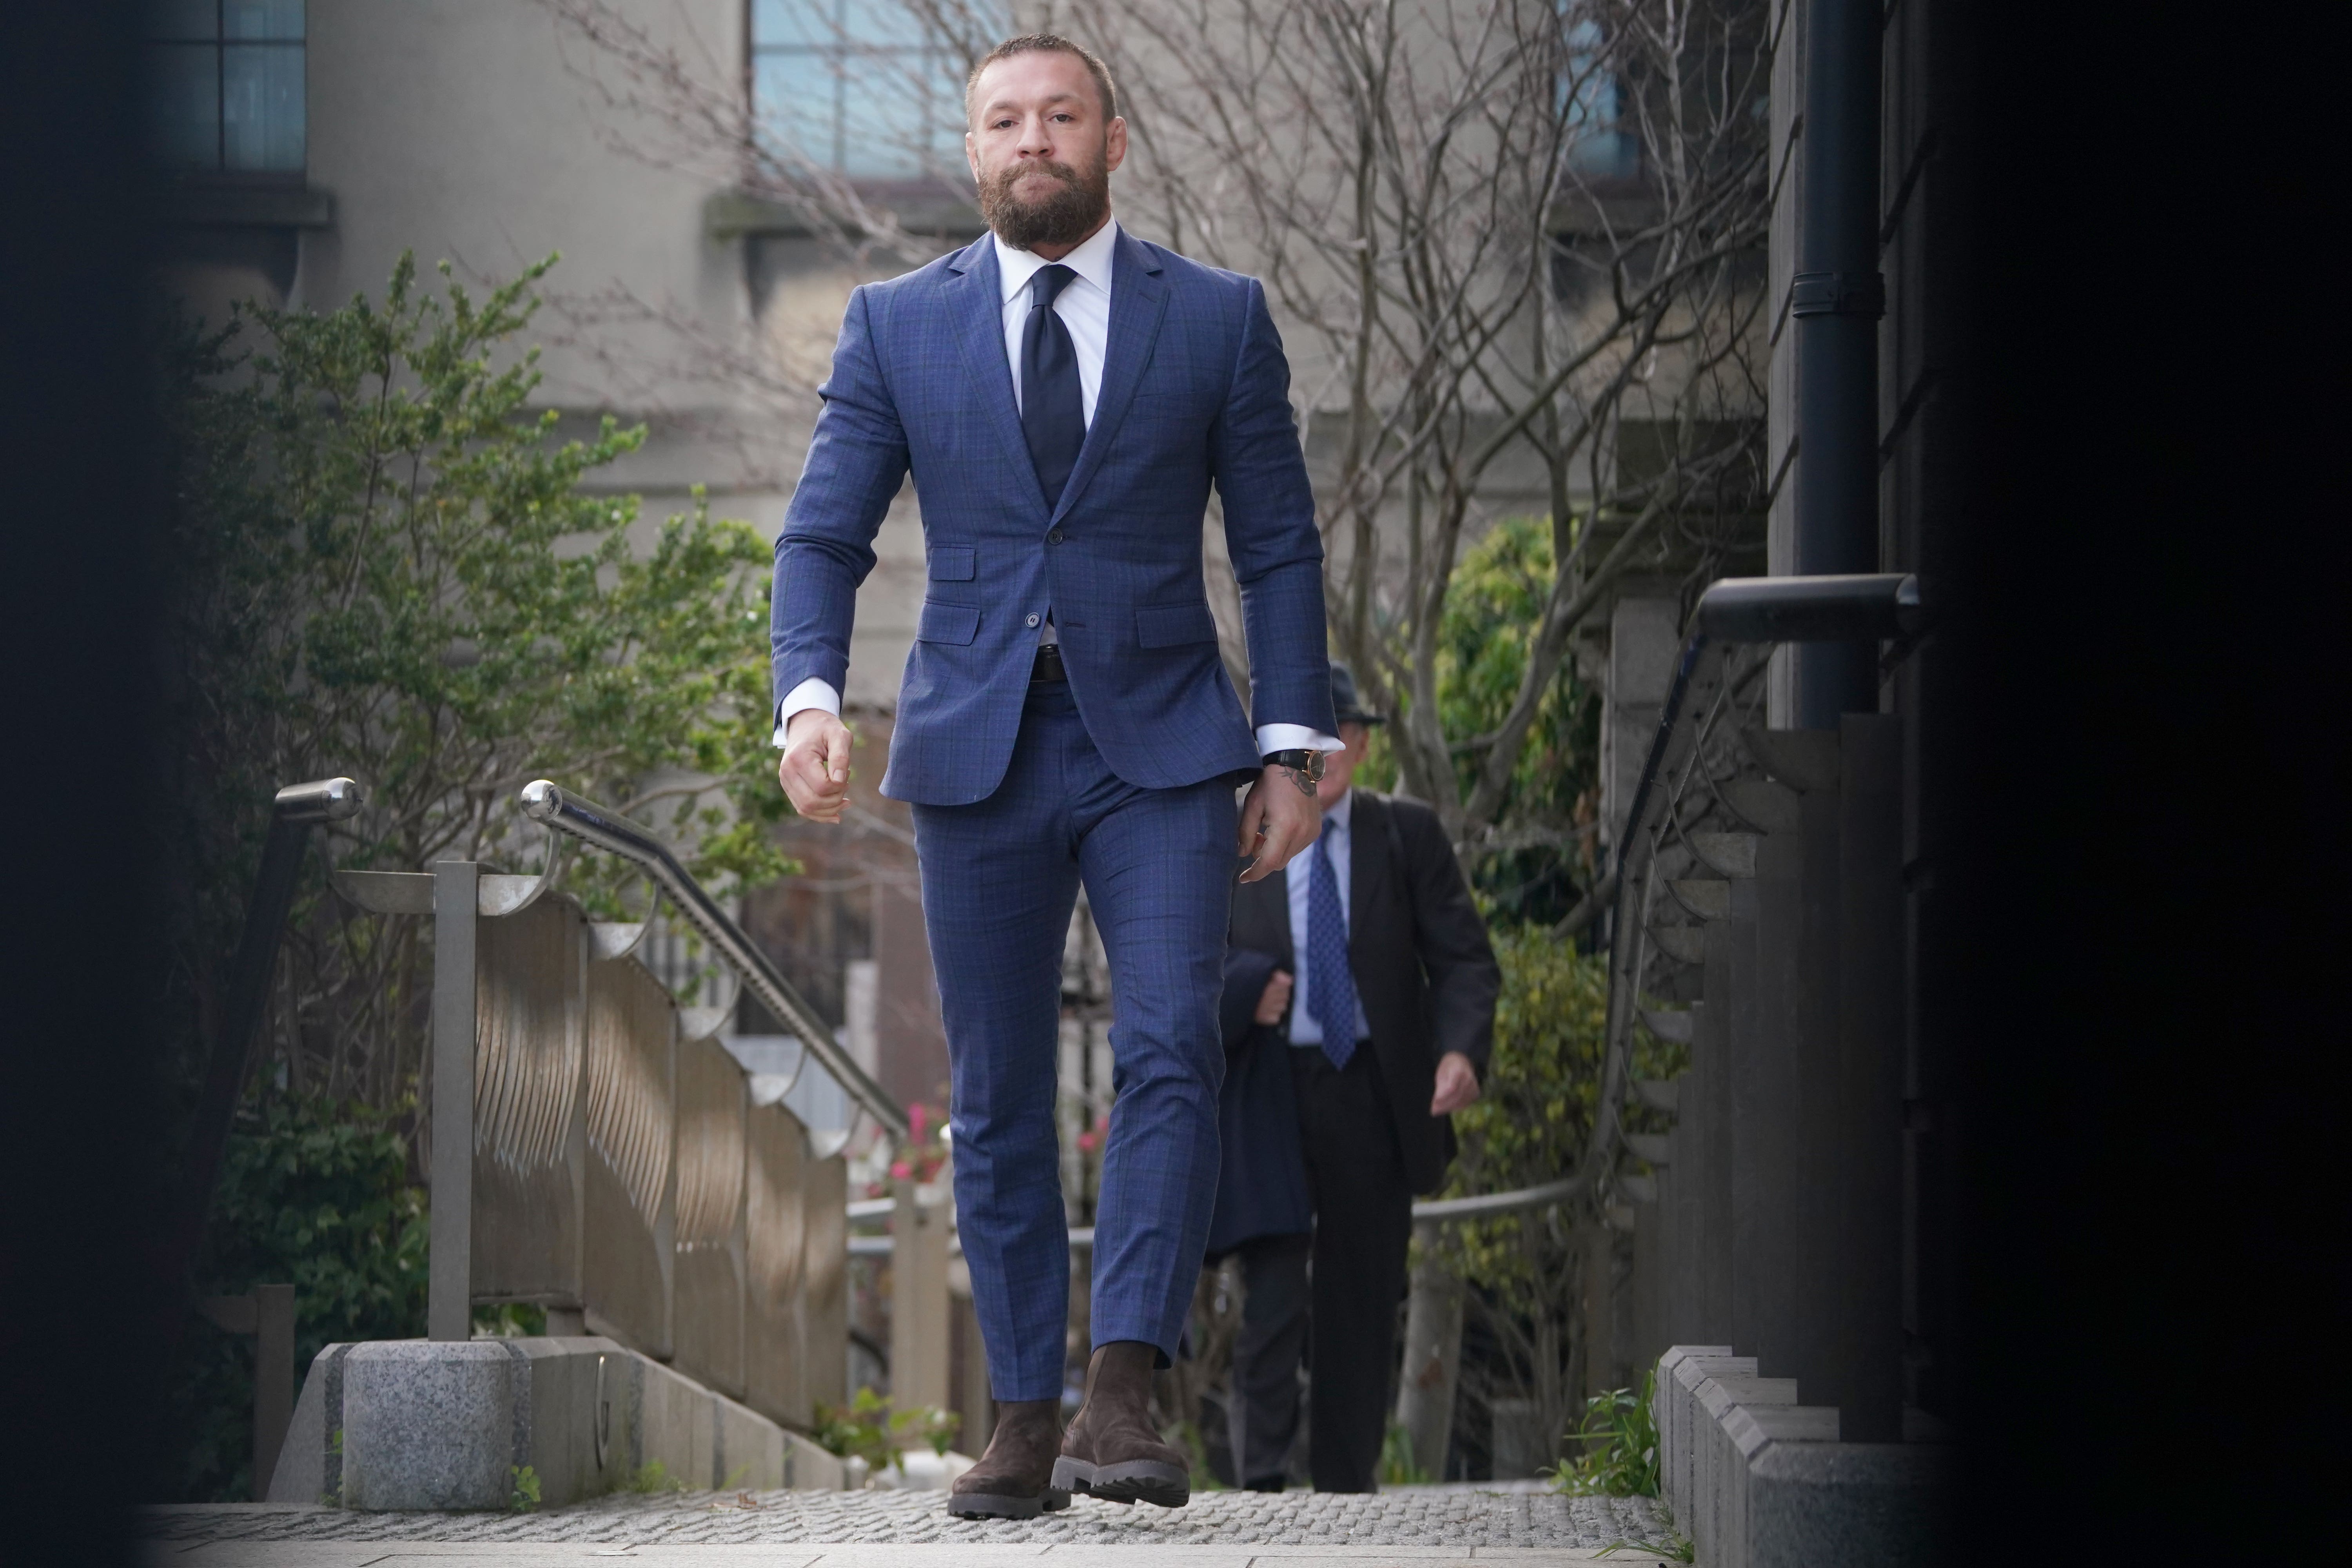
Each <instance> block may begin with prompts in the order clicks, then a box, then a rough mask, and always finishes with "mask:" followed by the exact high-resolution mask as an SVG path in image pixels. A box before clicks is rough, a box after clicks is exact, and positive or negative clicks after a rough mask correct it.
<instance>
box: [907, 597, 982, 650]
mask: <svg viewBox="0 0 2352 1568" xmlns="http://www.w3.org/2000/svg"><path fill="white" fill-rule="evenodd" d="M979 635H980V606H979V605H942V604H940V602H939V601H938V600H937V599H926V600H924V601H923V619H922V624H921V626H919V627H918V628H917V629H916V632H915V639H916V640H917V641H918V642H943V643H969V642H970V641H971V639H972V638H974V637H978V636H979Z"/></svg>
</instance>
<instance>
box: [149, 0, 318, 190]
mask: <svg viewBox="0 0 2352 1568" xmlns="http://www.w3.org/2000/svg"><path fill="white" fill-rule="evenodd" d="M295 4H296V5H299V7H300V16H301V31H300V32H299V34H298V35H296V36H294V37H268V38H232V37H229V34H228V7H229V5H230V0H211V6H212V13H213V30H212V34H211V36H210V37H194V36H190V35H187V34H184V33H167V32H163V31H162V30H160V29H159V30H156V31H152V32H148V33H144V34H142V36H141V38H140V43H141V47H142V48H143V49H144V50H146V51H147V52H148V53H149V54H150V55H151V56H152V57H158V58H160V56H161V55H162V53H163V51H164V50H167V49H209V50H210V51H211V52H212V66H213V100H212V101H213V109H212V132H213V153H212V162H211V163H202V164H171V163H168V160H166V163H167V166H168V167H170V168H171V170H172V172H173V174H178V175H180V176H181V177H183V178H189V179H202V180H207V181H221V182H225V183H229V182H233V183H236V184H302V183H304V182H305V181H307V180H308V178H309V175H310V0H295ZM232 49H236V50H240V51H246V52H249V53H253V54H259V53H262V52H265V51H280V52H283V51H289V50H290V51H292V52H293V53H294V54H296V55H297V56H299V58H300V61H301V67H302V116H301V148H302V155H301V159H300V161H299V163H296V164H294V165H293V166H291V167H289V168H256V167H249V166H239V165H236V164H232V163H230V162H229V79H228V67H229V51H230V50H232ZM159 151H160V150H159Z"/></svg>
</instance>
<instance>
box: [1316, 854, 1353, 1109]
mask: <svg viewBox="0 0 2352 1568" xmlns="http://www.w3.org/2000/svg"><path fill="white" fill-rule="evenodd" d="M1338 826H1339V820H1338V819H1337V818H1336V817H1329V816H1327V817H1325V818H1324V819H1323V836H1322V837H1319V838H1318V839H1317V840H1316V841H1315V865H1314V867H1313V868H1311V869H1310V870H1309V871H1308V872H1307V1011H1308V1012H1309V1013H1311V1014H1313V1015H1314V1016H1315V1021H1316V1023H1318V1024H1319V1025H1321V1026H1322V1027H1323V1054H1324V1055H1325V1056H1327V1057H1328V1058H1331V1065H1332V1066H1333V1067H1335V1068H1344V1067H1346V1066H1347V1065H1348V1058H1350V1057H1352V1056H1354V1055H1355V1054H1356V976H1355V974H1354V973H1353V972H1352V971H1351V970H1349V967H1348V914H1347V911H1346V910H1343V909H1341V908H1340V907H1339V873H1338V872H1336V871H1334V870H1333V869H1332V868H1331V835H1332V832H1333V830H1334V829H1336V828H1337V827H1338Z"/></svg>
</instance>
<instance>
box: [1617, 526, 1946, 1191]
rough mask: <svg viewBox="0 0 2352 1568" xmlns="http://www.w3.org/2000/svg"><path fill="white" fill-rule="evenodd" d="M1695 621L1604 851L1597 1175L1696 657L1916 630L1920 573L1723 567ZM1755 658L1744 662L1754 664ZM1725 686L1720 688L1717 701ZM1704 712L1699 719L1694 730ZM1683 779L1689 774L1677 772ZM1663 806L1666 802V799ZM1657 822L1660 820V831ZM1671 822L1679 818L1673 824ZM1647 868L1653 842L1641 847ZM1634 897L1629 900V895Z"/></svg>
mask: <svg viewBox="0 0 2352 1568" xmlns="http://www.w3.org/2000/svg"><path fill="white" fill-rule="evenodd" d="M1693 619H1694V621H1695V622H1696V629H1695V630H1694V631H1693V632H1692V633H1691V635H1690V637H1689V640H1688V641H1686V642H1685V644H1684V645H1683V650H1682V655H1681V657H1680V658H1678V659H1677V660H1676V661H1675V675H1674V683H1673V685H1672V686H1670V687H1669V688H1668V689H1667V692H1666V700H1665V702H1664V706H1663V707H1662V709H1661V710H1660V711H1659V714H1658V728H1657V731H1656V732H1655V733H1654V735H1653V736H1652V737H1651V740H1650V749H1649V752H1648V754H1647V755H1646V756H1645V757H1644V758H1643V763H1642V773H1641V776H1640V780H1639V782H1638V783H1637V784H1635V785H1634V787H1633V803H1632V805H1631V806H1630V808H1629V809H1628V810H1627V811H1626V814H1625V823H1624V827H1623V829H1622V832H1621V833H1620V835H1619V837H1618V840H1617V844H1616V847H1615V853H1614V854H1613V855H1612V860H1613V862H1614V864H1613V865H1612V867H1611V868H1610V872H1609V876H1610V879H1612V881H1613V884H1614V885H1613V889H1612V900H1611V901H1612V907H1613V918H1612V929H1611V931H1610V933H1609V934H1610V942H1609V1002H1608V1009H1607V1014H1606V1017H1607V1024H1606V1028H1607V1042H1606V1049H1605V1054H1604V1056H1603V1058H1602V1064H1601V1103H1600V1107H1599V1110H1598V1111H1597V1113H1596V1117H1595V1121H1594V1125H1593V1136H1592V1141H1591V1143H1590V1144H1589V1145H1588V1146H1587V1148H1586V1151H1585V1157H1584V1159H1583V1161H1582V1162H1581V1163H1580V1171H1579V1173H1578V1179H1580V1180H1582V1181H1585V1182H1589V1183H1592V1184H1598V1183H1599V1182H1600V1181H1601V1178H1602V1177H1603V1175H1605V1174H1606V1173H1607V1171H1608V1169H1609V1167H1610V1166H1611V1165H1612V1163H1613V1162H1614V1160H1615V1158H1616V1145H1617V1142H1618V1139H1619V1135H1620V1132H1621V1131H1622V1126H1621V1116H1620V1111H1621V1108H1622V1101H1623V1099H1624V1092H1625V1083H1624V1079H1625V1074H1626V1071H1627V1069H1628V1066H1629V1063H1630V1059H1631V1057H1632V1045H1633V995H1634V993H1635V992H1636V991H1637V990H1638V989H1639V981H1640V977H1641V972H1642V967H1643V944H1644V942H1645V940H1646V937H1647V928H1648V923H1649V921H1648V915H1649V911H1648V909H1647V900H1648V897H1649V895H1650V893H1651V891H1652V890H1653V887H1654V882H1655V880H1656V879H1655V877H1654V875H1649V876H1643V877H1639V878H1636V877H1634V876H1632V875H1629V874H1628V872H1629V871H1630V870H1631V865H1630V862H1631V859H1632V858H1633V851H1634V850H1635V849H1636V848H1637V847H1639V846H1640V845H1641V844H1642V843H1643V837H1644V835H1645V834H1649V833H1650V832H1652V824H1651V822H1650V817H1651V815H1652V812H1651V805H1652V803H1653V801H1654V799H1656V798H1657V797H1658V793H1659V787H1660V785H1661V784H1662V783H1663V780H1662V777H1661V775H1662V774H1663V773H1664V771H1665V768H1666V765H1667V756H1668V752H1670V751H1671V750H1672V742H1673V741H1674V736H1675V727H1676V726H1677V725H1678V724H1680V723H1681V721H1682V718H1683V707H1684V704H1685V702H1687V701H1688V700H1689V697H1690V693H1691V691H1692V689H1693V688H1694V687H1695V686H1697V685H1699V684H1701V682H1700V681H1699V679H1697V678H1698V675H1699V672H1700V669H1701V667H1702V665H1703V664H1705V663H1706V661H1708V660H1710V659H1719V658H1721V657H1722V655H1723V652H1724V650H1725V649H1726V648H1727V647H1732V646H1738V645H1743V644H1762V643H1783V642H1877V641H1882V640H1886V639H1907V638H1911V637H1916V636H1918V635H1919V634H1920V633H1921V632H1922V631H1924V630H1925V629H1926V628H1927V623H1928V616H1927V610H1926V608H1925V605H1924V604H1923V602H1922V599H1921V596H1920V591H1919V579H1918V578H1917V577H1916V576H1914V575H1908V574H1901V573H1883V574H1854V575H1836V576H1811V577H1725V578H1721V579H1719V580H1717V582H1716V583H1714V584H1710V585H1709V586H1708V588H1707V590H1706V593H1704V594H1702V595H1699V601H1698V606H1697V610H1696V615H1695V616H1694V617H1693ZM1755 668H1761V666H1760V665H1759V666H1757V667H1754V668H1751V669H1750V671H1749V672H1748V673H1749V674H1751V675H1752V674H1753V673H1754V672H1755ZM1726 694H1727V693H1726V692H1724V691H1721V690H1719V691H1718V692H1717V701H1718V703H1719V702H1720V701H1721V700H1722V699H1723V697H1724V696H1725V695H1726ZM1712 717H1713V715H1712V713H1710V714H1709V716H1708V717H1706V718H1704V719H1702V720H1700V721H1698V722H1699V724H1700V727H1701V729H1702V731H1703V730H1704V729H1705V728H1706V726H1707V724H1709V723H1710V722H1712ZM1703 742H1704V736H1703V735H1702V736H1701V737H1700V742H1699V743H1695V744H1694V746H1693V748H1692V751H1691V754H1690V758H1689V765H1690V766H1692V767H1700V766H1702V765H1703V764H1702V763H1701V759H1700V756H1699V752H1700V751H1701V750H1702V749H1703ZM1685 782H1687V780H1686V779H1685ZM1667 804H1668V805H1669V806H1671V805H1672V803H1671V802H1668V803H1667ZM1664 826H1665V825H1664V824H1660V825H1659V827H1658V831H1663V830H1664ZM1675 826H1676V830H1677V831H1679V819H1677V822H1676V824H1675ZM1649 861H1650V866H1649V869H1650V870H1651V871H1652V872H1654V869H1655V863H1656V855H1655V850H1654V847H1653V851H1652V854H1651V855H1650V857H1649ZM1635 900H1641V901H1642V906H1643V907H1640V908H1635V907H1634V903H1635Z"/></svg>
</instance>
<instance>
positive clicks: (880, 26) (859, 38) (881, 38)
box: [841, 5, 927, 47]
mask: <svg viewBox="0 0 2352 1568" xmlns="http://www.w3.org/2000/svg"><path fill="white" fill-rule="evenodd" d="M841 30H842V36H843V37H845V38H847V39H848V40H849V41H850V42H852V43H857V44H897V45H900V46H902V47H903V46H912V45H917V44H921V43H924V42H926V41H927V40H926V39H925V38H924V37H923V24H922V22H921V19H920V18H919V17H918V16H916V15H915V11H914V8H913V7H912V6H909V5H852V6H847V7H845V8H844V10H843V12H842V29H841Z"/></svg>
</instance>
